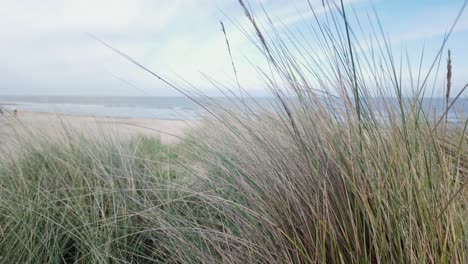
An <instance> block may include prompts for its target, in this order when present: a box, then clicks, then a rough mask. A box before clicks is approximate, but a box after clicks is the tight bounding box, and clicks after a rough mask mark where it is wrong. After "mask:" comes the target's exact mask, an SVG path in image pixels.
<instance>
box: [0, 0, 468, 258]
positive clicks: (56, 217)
mask: <svg viewBox="0 0 468 264" xmlns="http://www.w3.org/2000/svg"><path fill="white" fill-rule="evenodd" d="M239 2H240V4H241V5H240V6H241V8H242V9H243V10H244V11H245V14H246V19H247V20H248V21H250V24H251V27H252V30H253V33H254V37H256V38H257V41H256V42H255V43H256V44H257V46H258V47H259V50H260V51H261V52H262V53H263V55H264V56H265V59H266V61H267V63H268V66H269V70H268V71H262V70H260V74H261V75H262V77H263V78H264V79H265V86H267V87H269V88H270V91H271V94H272V96H273V98H272V100H271V101H270V103H271V105H270V106H268V107H263V106H261V105H257V106H255V107H254V104H252V103H246V102H247V101H248V100H247V101H246V100H245V99H249V100H254V99H252V98H249V97H248V96H247V95H246V94H245V91H244V90H242V89H243V88H242V85H241V84H239V83H236V84H235V85H234V86H233V87H236V88H233V89H232V90H229V91H228V92H229V93H230V94H236V92H239V94H241V95H239V97H238V98H233V99H232V100H231V102H230V104H231V105H230V107H227V106H226V105H222V104H219V103H218V102H217V101H216V100H210V99H209V98H204V99H207V100H200V99H197V97H191V98H192V99H194V100H199V101H198V102H199V103H200V104H202V105H203V107H204V108H205V109H207V110H209V111H208V112H209V113H210V115H209V116H208V117H207V118H204V119H203V122H201V124H200V125H199V126H197V127H196V128H195V129H194V130H193V131H191V132H190V133H189V134H188V135H187V137H186V138H185V139H184V140H182V141H181V143H180V144H179V145H177V146H172V147H167V146H163V145H161V144H160V143H159V142H158V141H157V140H154V139H150V138H136V139H134V140H132V141H130V142H127V141H118V140H110V139H106V140H104V139H101V140H97V141H96V140H89V139H85V138H83V137H80V136H79V135H74V133H71V136H68V137H67V138H66V139H65V140H63V141H61V143H59V144H57V143H53V142H50V141H47V140H45V141H40V140H36V141H35V142H34V143H32V142H30V141H25V142H22V143H21V144H20V145H18V146H17V147H18V148H20V149H21V151H20V155H13V156H7V155H2V158H1V164H0V165H1V166H0V196H1V197H0V198H1V200H0V257H1V258H2V261H3V262H5V263H8V262H9V263H18V262H20V263H150V262H159V263H467V262H468V191H467V185H468V146H467V144H468V139H467V124H468V119H467V118H466V113H459V115H458V118H459V122H451V121H448V117H447V113H448V111H449V110H450V111H453V107H454V105H455V104H456V103H457V102H461V103H463V101H461V100H464V98H463V95H464V92H465V89H466V86H464V87H453V84H452V82H451V78H452V67H451V60H455V59H456V57H455V56H452V57H451V58H450V55H449V59H448V63H447V71H448V72H447V74H439V75H437V76H439V78H446V79H444V82H443V83H444V84H445V85H441V89H445V91H446V98H445V102H446V103H445V104H446V105H445V109H444V110H443V111H442V112H441V113H437V114H436V115H433V114H432V113H430V112H428V111H427V110H428V109H427V108H425V107H424V105H425V101H424V100H428V99H427V98H426V99H424V96H425V95H426V94H429V91H427V90H428V89H430V88H428V87H431V86H432V84H431V83H430V81H429V80H431V79H432V78H433V77H435V76H436V73H437V72H436V69H438V68H440V67H435V66H437V64H438V63H439V62H440V61H441V58H442V56H443V50H444V48H445V46H444V45H445V43H446V42H445V41H444V42H443V45H442V47H441V51H440V52H439V53H437V54H436V56H435V58H434V60H433V61H434V63H433V64H432V67H430V70H428V71H426V72H425V71H424V69H420V70H419V75H420V76H419V77H418V79H419V81H417V82H416V81H413V80H415V79H411V80H406V79H405V78H403V77H402V75H403V73H402V72H403V71H404V70H407V71H409V69H406V68H403V67H402V66H401V65H402V64H400V63H397V62H396V60H395V59H394V57H393V53H392V51H391V49H390V43H389V41H388V40H387V38H386V37H385V36H380V35H379V33H376V32H378V30H375V31H373V34H372V37H371V39H372V41H371V40H370V39H364V41H362V39H359V36H360V35H359V32H358V31H354V30H353V28H352V27H351V22H350V21H349V18H348V17H347V16H346V15H348V13H345V11H346V10H345V8H344V6H343V5H335V4H333V2H328V1H323V5H324V8H325V9H326V10H327V12H325V14H323V16H325V19H320V18H319V17H318V15H317V14H316V13H315V12H314V9H311V10H310V12H312V13H313V15H314V17H315V18H316V21H315V23H314V24H313V25H310V29H309V31H308V32H311V34H312V37H311V38H313V39H314V40H315V41H316V43H317V45H316V47H315V48H313V49H312V48H311V47H309V46H308V44H307V42H306V40H304V39H301V36H302V34H299V35H295V34H293V33H291V31H287V30H278V29H274V27H273V25H272V24H271V25H270V26H271V27H272V28H273V30H271V29H270V30H269V31H265V30H264V29H263V27H264V26H265V25H262V24H260V23H259V22H258V20H257V19H256V18H255V16H254V15H253V14H252V13H251V11H250V9H248V8H247V5H246V4H245V3H244V2H243V1H239ZM457 19H458V18H457ZM270 22H271V21H270ZM455 22H456V21H455ZM379 27H380V26H379ZM223 31H224V34H225V37H226V41H227V43H229V42H228V37H229V31H228V30H226V28H224V27H223ZM245 32H248V31H247V30H246V31H245ZM265 32H268V33H265ZM382 32H383V31H382ZM362 35H364V34H362ZM448 35H450V32H449V34H448ZM308 40H310V39H308ZM360 40H361V41H360ZM229 52H230V55H231V58H234V56H232V54H231V52H232V53H235V51H231V50H229ZM120 54H121V55H124V56H126V55H125V54H123V53H120ZM126 57H127V58H128V59H130V60H131V61H132V62H134V63H136V64H137V65H139V66H141V64H138V62H136V61H135V60H133V59H131V58H130V57H128V56H126ZM407 64H408V65H410V62H407ZM232 65H233V70H234V71H235V74H236V76H237V72H236V70H235V63H234V62H233V63H232ZM398 65H400V66H398ZM408 68H410V67H408ZM144 70H146V71H149V70H148V69H147V68H144ZM412 74H414V73H413V72H410V71H409V75H410V76H411V75H412ZM155 75H156V74H155ZM156 76H157V77H158V78H159V77H160V76H159V75H156ZM441 76H442V77H441ZM240 77H241V76H239V78H237V77H236V78H235V79H236V82H238V80H239V79H240ZM164 81H166V80H164ZM436 84H437V83H436ZM218 88H219V89H220V90H221V91H222V92H226V90H224V89H225V88H224V87H218ZM180 89H183V88H180ZM237 89H241V91H239V90H237ZM408 90H410V91H411V92H410V93H409V95H406V96H405V91H408ZM450 90H452V91H457V93H455V94H451V93H450ZM407 93H408V92H407ZM187 94H188V96H191V94H190V93H187ZM376 98H377V99H376ZM250 102H251V101H250ZM231 106H234V107H231ZM38 141H39V142H43V143H40V144H39V143H38Z"/></svg>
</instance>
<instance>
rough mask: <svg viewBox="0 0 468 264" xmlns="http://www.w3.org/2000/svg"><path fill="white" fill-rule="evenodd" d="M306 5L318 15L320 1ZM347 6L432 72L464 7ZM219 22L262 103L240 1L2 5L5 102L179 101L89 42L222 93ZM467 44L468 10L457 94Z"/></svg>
mask: <svg viewBox="0 0 468 264" xmlns="http://www.w3.org/2000/svg"><path fill="white" fill-rule="evenodd" d="M310 1H311V4H312V6H314V7H317V10H319V7H320V6H321V1H322V0H310ZM247 2H249V5H250V6H251V7H252V8H253V10H254V13H255V14H256V15H258V16H259V19H261V18H262V9H261V8H260V6H263V7H264V8H265V10H267V11H268V13H269V15H270V16H271V17H273V18H275V20H276V19H277V21H281V25H282V26H285V27H298V28H300V27H301V26H303V25H305V24H307V23H314V21H313V17H312V16H311V13H310V12H308V10H309V9H308V3H307V0H251V1H247ZM345 4H346V8H347V9H348V10H352V11H353V12H355V13H356V14H357V16H358V17H359V18H360V19H363V20H366V19H367V15H368V14H373V11H372V10H373V8H375V10H376V12H377V13H378V16H379V19H380V21H381V23H382V26H383V28H384V31H385V33H386V34H388V36H389V38H390V39H391V43H392V48H393V50H395V51H397V52H403V53H408V54H410V55H409V56H410V59H411V61H413V62H414V63H415V64H418V63H419V56H420V54H421V50H422V48H423V47H424V51H425V58H426V59H425V61H424V63H423V67H425V68H424V69H427V68H428V67H429V65H430V63H431V62H432V61H431V58H433V57H434V56H435V54H436V53H437V51H438V48H439V47H440V44H441V42H442V40H443V37H444V34H445V33H446V32H447V30H448V29H449V27H450V25H451V24H452V22H453V21H454V19H455V16H456V15H457V13H458V11H459V10H460V8H461V6H462V4H463V0H438V1H436V0H410V1H403V0H392V1H390V0H373V1H370V0H348V1H345ZM319 15H320V14H319ZM220 20H221V21H223V22H224V24H225V26H226V31H227V35H228V38H229V41H230V45H231V50H232V56H233V58H234V61H235V63H236V67H237V71H238V76H239V80H240V82H241V83H242V85H243V87H244V88H245V89H247V90H248V91H249V92H251V93H252V94H254V95H257V94H258V95H262V94H263V93H264V91H265V87H264V84H263V82H262V80H261V78H260V77H259V76H258V74H257V73H256V70H255V65H254V64H256V63H259V64H261V63H262V61H261V57H260V55H259V54H258V50H257V49H256V48H255V46H254V45H252V42H251V41H250V40H249V38H247V37H246V36H245V35H244V34H243V33H242V32H241V31H240V30H239V28H238V26H239V25H240V26H242V27H244V26H245V27H248V24H247V20H246V18H245V16H244V15H243V12H242V9H241V8H240V6H239V4H238V2H237V0H42V1H37V0H0V36H1V38H0V58H1V61H0V95H85V96H102V95H104V96H107V95H110V96H148V95H154V96H174V95H179V94H178V93H177V91H174V90H173V89H172V88H170V87H168V86H167V85H165V84H164V83H162V82H161V81H159V80H158V79H156V78H154V77H153V76H151V75H149V74H148V73H146V72H144V71H143V70H141V69H139V68H138V67H136V66H135V65H133V64H132V63H129V62H128V61H126V60H125V59H123V58H122V57H120V56H118V55H117V54H116V53H115V52H113V51H112V50H110V49H109V48H107V47H105V46H104V45H102V44H101V43H100V42H99V41H97V40H96V39H94V38H93V37H91V35H92V36H94V37H96V38H98V39H100V40H102V41H105V42H106V43H108V44H109V45H111V46H113V47H115V48H117V49H119V50H121V51H123V52H125V53H126V54H128V55H130V56H131V57H133V58H135V59H136V60H137V61H139V62H140V63H141V64H143V65H145V66H146V67H147V68H149V69H151V70H152V71H154V72H156V73H158V74H160V75H162V76H164V77H165V78H168V79H170V80H175V81H177V82H179V83H182V82H183V81H187V82H190V83H191V84H193V85H195V86H196V87H198V88H200V89H201V90H202V91H204V92H206V93H207V94H211V93H212V94H216V91H215V89H214V88H213V87H212V86H210V83H209V81H208V80H207V77H206V76H209V78H212V79H215V80H217V81H220V82H226V83H232V81H233V78H234V77H233V71H232V66H231V61H230V58H229V54H228V52H227V49H226V43H225V39H224V35H223V33H222V31H221V28H220V24H219V21H220ZM298 25H299V26H298ZM363 30H364V31H369V30H370V28H368V27H366V26H364V29H363ZM466 43H468V10H467V11H466V12H464V13H463V15H462V17H461V18H460V20H459V22H458V24H457V26H456V27H455V29H454V33H453V35H452V36H451V38H450V40H449V42H448V43H447V47H449V48H450V49H451V50H452V61H453V84H454V87H456V88H455V90H456V89H457V88H458V89H460V87H462V86H463V85H464V84H465V83H466V82H467V81H468V74H467V73H468V49H466V46H465V45H466ZM444 59H445V58H444ZM439 92H440V93H442V91H439Z"/></svg>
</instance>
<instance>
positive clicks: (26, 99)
mask: <svg viewBox="0 0 468 264" xmlns="http://www.w3.org/2000/svg"><path fill="white" fill-rule="evenodd" d="M215 100H218V102H220V103H221V104H223V105H225V104H228V102H229V100H227V99H220V98H218V99H215ZM255 100H256V101H257V104H258V105H261V106H263V107H266V108H270V107H271V102H272V100H271V99H267V98H257V99H255ZM375 100H379V99H375ZM392 100H393V101H394V104H395V106H397V101H396V99H392ZM423 105H424V108H425V109H426V113H436V114H441V113H443V112H444V110H445V100H444V99H442V98H431V99H425V100H424V101H423ZM0 106H2V107H3V108H5V109H7V110H8V109H9V110H12V109H18V110H19V111H21V110H25V111H33V112H45V113H63V114H70V115H87V116H108V117H121V118H154V119H166V120H193V119H196V118H197V117H198V116H199V114H200V113H202V112H203V110H202V108H201V107H200V106H198V105H197V104H196V103H194V102H193V101H191V100H190V99H188V98H186V97H157V96H146V97H143V96H93V97H91V96H0ZM467 116H468V98H466V97H463V98H460V99H459V100H458V101H457V102H456V103H455V105H454V107H453V109H452V110H451V111H450V112H449V115H448V117H449V120H450V121H455V122H460V121H462V122H464V121H466V118H467Z"/></svg>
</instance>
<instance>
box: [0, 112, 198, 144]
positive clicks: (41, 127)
mask: <svg viewBox="0 0 468 264" xmlns="http://www.w3.org/2000/svg"><path fill="white" fill-rule="evenodd" d="M194 124H195V123H194V122H193V121H190V122H189V121H183V120H160V119H144V118H115V117H94V116H76V115H66V114H57V113H36V112H28V111H19V112H18V114H17V115H16V116H14V115H12V114H11V113H6V114H3V115H0V142H2V141H3V142H5V141H8V139H9V138H12V137H15V136H16V135H18V134H19V133H41V134H45V135H47V136H50V137H54V136H60V135H63V133H64V131H67V130H68V131H78V132H80V133H83V134H85V135H92V136H94V135H97V136H100V135H103V136H115V137H121V138H126V137H132V136H137V135H147V136H155V137H159V138H160V139H161V142H162V143H165V144H173V143H175V142H178V141H180V139H181V137H183V136H184V134H185V133H186V132H187V131H188V130H189V129H190V128H191V127H192V126H193V125H194Z"/></svg>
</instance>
